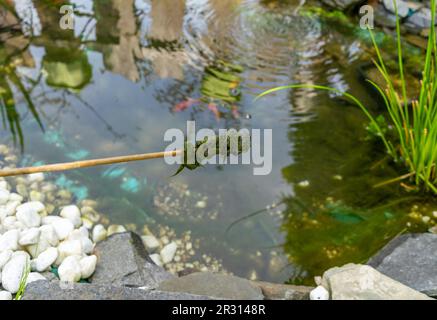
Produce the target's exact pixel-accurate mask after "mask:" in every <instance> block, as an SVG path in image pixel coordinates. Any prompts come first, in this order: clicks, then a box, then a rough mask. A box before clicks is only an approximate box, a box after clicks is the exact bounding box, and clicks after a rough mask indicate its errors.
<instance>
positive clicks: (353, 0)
mask: <svg viewBox="0 0 437 320" xmlns="http://www.w3.org/2000/svg"><path fill="white" fill-rule="evenodd" d="M322 2H323V3H324V4H326V5H327V6H329V7H332V8H335V9H339V10H347V9H351V8H354V7H356V6H357V5H359V4H360V3H363V2H364V1H363V0H322Z"/></svg>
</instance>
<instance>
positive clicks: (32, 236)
mask: <svg viewBox="0 0 437 320" xmlns="http://www.w3.org/2000/svg"><path fill="white" fill-rule="evenodd" d="M40 233H41V231H40V230H39V229H38V228H30V229H27V230H24V231H22V232H21V234H20V239H19V240H18V244H19V245H20V246H28V245H31V244H36V243H38V240H39V235H40Z"/></svg>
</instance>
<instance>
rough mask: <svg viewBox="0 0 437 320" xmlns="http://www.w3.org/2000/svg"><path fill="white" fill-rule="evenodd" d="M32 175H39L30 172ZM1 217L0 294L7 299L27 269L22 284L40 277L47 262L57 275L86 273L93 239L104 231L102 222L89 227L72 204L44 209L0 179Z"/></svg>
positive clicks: (70, 278) (72, 277)
mask: <svg viewBox="0 0 437 320" xmlns="http://www.w3.org/2000/svg"><path fill="white" fill-rule="evenodd" d="M37 178H38V179H44V178H43V176H39V177H38V176H37V177H35V176H34V177H31V179H37ZM0 222H1V223H0V285H1V287H2V290H1V291H0V299H1V300H5V299H12V295H13V294H16V293H17V292H18V290H19V288H20V283H22V281H23V279H25V277H24V276H25V275H26V274H27V283H26V284H28V283H30V282H32V281H37V280H43V279H46V278H45V277H44V275H43V274H44V273H45V272H47V271H50V269H51V267H52V266H56V267H58V274H59V278H60V280H61V281H67V282H77V281H79V280H80V279H87V278H89V277H90V276H91V275H92V274H93V272H94V270H95V268H96V262H97V258H96V256H95V255H92V252H93V250H94V245H95V243H96V242H98V241H101V240H103V239H104V238H106V236H107V231H106V230H105V228H104V227H103V226H102V225H96V226H94V228H93V230H92V232H90V231H91V230H89V229H88V228H87V226H85V225H83V221H82V216H81V211H80V209H79V208H78V207H77V206H75V205H68V206H64V207H62V208H59V209H58V210H55V211H54V212H53V215H48V214H47V211H46V208H45V206H44V204H43V203H41V202H39V201H29V202H25V201H24V198H23V196H21V195H19V194H18V193H15V192H12V191H11V187H10V185H9V184H8V183H7V181H5V180H2V181H0ZM90 233H91V235H90ZM29 270H30V273H29Z"/></svg>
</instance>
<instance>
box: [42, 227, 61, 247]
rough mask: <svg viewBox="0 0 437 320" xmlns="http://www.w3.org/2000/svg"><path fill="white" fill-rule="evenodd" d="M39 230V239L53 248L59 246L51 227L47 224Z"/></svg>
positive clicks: (53, 229) (56, 236)
mask: <svg viewBox="0 0 437 320" xmlns="http://www.w3.org/2000/svg"><path fill="white" fill-rule="evenodd" d="M39 230H40V232H41V236H40V238H41V239H44V240H46V241H47V242H48V243H49V244H50V245H51V246H53V247H56V246H57V245H58V244H59V238H58V235H57V234H56V231H55V228H54V227H53V226H52V225H50V224H48V225H44V226H41V227H39Z"/></svg>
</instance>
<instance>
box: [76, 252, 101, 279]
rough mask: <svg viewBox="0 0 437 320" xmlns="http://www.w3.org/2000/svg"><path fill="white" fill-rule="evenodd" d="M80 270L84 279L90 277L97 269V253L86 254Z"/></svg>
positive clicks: (81, 260)
mask: <svg viewBox="0 0 437 320" xmlns="http://www.w3.org/2000/svg"><path fill="white" fill-rule="evenodd" d="M79 263H80V272H81V278H82V279H88V278H89V277H91V275H92V274H93V273H94V271H95V270H96V264H97V257H96V256H95V255H92V256H86V257H83V258H82V259H80V262H79Z"/></svg>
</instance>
